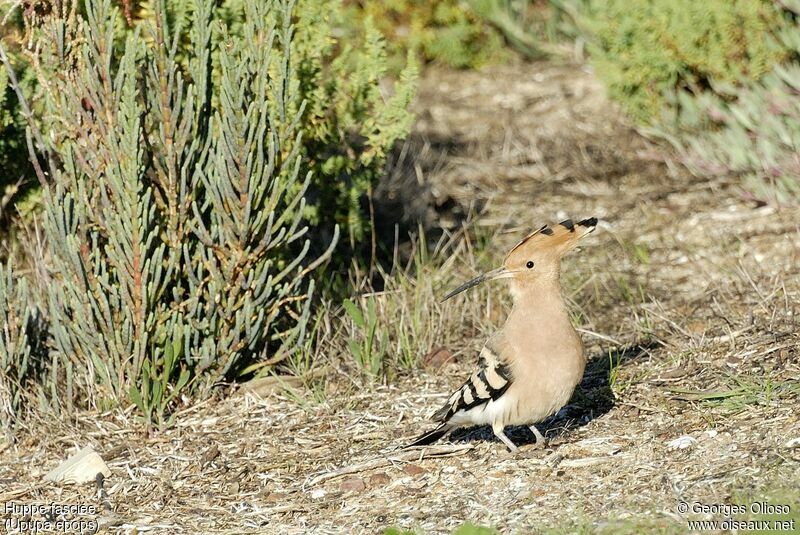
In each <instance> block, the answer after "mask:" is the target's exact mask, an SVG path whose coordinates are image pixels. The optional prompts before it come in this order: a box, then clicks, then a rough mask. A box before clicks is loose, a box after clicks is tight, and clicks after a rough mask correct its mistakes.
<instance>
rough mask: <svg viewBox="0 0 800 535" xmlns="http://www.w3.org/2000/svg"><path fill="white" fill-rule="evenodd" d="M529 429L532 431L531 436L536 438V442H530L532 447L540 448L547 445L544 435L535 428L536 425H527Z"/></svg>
mask: <svg viewBox="0 0 800 535" xmlns="http://www.w3.org/2000/svg"><path fill="white" fill-rule="evenodd" d="M529 429H530V430H531V433H533V436H534V437H535V438H536V443H535V444H532V445H531V446H532V447H533V448H534V449H540V448H545V447H547V439H546V438H544V435H542V434H541V433H540V432H539V430H538V429H537V428H536V426H535V425H531V426H529Z"/></svg>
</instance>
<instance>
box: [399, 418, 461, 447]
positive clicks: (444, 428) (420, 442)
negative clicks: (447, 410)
mask: <svg viewBox="0 0 800 535" xmlns="http://www.w3.org/2000/svg"><path fill="white" fill-rule="evenodd" d="M452 428H453V427H452V426H451V425H449V424H448V423H447V422H442V423H440V424H439V425H438V426H436V427H435V428H433V429H431V430H430V431H428V432H427V433H423V434H421V435H420V436H418V437H417V438H415V439H414V442H412V443H411V444H408V445H406V446H403V449H406V448H413V447H414V446H428V445H430V444H433V443H434V442H436V441H437V440H439V439H440V438H442V437H443V436H445V435H446V434H447V433H448V432H449V431H450V430H451V429H452Z"/></svg>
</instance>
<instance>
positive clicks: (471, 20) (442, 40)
mask: <svg viewBox="0 0 800 535" xmlns="http://www.w3.org/2000/svg"><path fill="white" fill-rule="evenodd" d="M345 5H346V6H347V7H348V8H349V10H350V13H351V14H352V16H353V18H355V19H363V20H366V21H367V23H368V24H374V25H375V27H376V28H377V29H378V30H379V31H380V32H381V33H382V34H383V35H385V36H386V37H387V39H388V41H389V43H390V50H391V51H392V52H393V55H394V56H395V57H398V56H399V57H403V56H405V52H406V51H407V50H412V51H415V52H419V53H420V54H421V55H422V56H423V57H424V58H425V59H426V60H428V61H434V62H438V63H442V64H444V65H448V66H450V67H457V68H474V67H479V66H481V65H484V64H486V63H488V62H491V61H496V60H501V59H503V58H505V57H508V53H507V51H506V50H504V43H503V38H502V36H501V34H500V33H499V32H498V31H497V30H496V29H495V28H494V27H492V25H491V24H489V23H488V22H487V21H486V20H485V19H484V18H483V17H482V16H481V14H480V13H479V12H478V11H476V10H475V9H473V6H472V4H471V2H465V1H464V0H442V1H433V0H425V1H415V0H390V1H388V2H387V1H382V0H365V1H363V2H354V1H347V2H346V4H345Z"/></svg>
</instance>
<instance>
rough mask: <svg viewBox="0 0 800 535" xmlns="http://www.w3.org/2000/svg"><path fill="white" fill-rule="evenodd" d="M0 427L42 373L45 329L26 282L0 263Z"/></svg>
mask: <svg viewBox="0 0 800 535" xmlns="http://www.w3.org/2000/svg"><path fill="white" fill-rule="evenodd" d="M0 325H2V329H0V428H2V429H5V430H9V429H11V428H12V427H13V425H14V423H15V422H16V420H17V417H18V416H19V414H20V412H21V407H22V405H23V402H24V401H25V399H26V396H27V395H28V394H29V393H30V391H31V390H33V388H32V384H33V383H34V382H35V380H36V378H37V377H39V375H40V374H41V372H42V369H43V365H42V359H43V358H44V354H45V347H44V341H45V336H44V332H45V329H44V328H43V324H42V317H41V315H40V314H39V312H38V310H37V309H36V308H35V307H33V306H31V304H30V295H29V293H28V285H27V283H26V281H25V279H24V278H21V277H17V276H16V275H14V273H13V272H12V269H11V266H8V265H3V264H2V263H0Z"/></svg>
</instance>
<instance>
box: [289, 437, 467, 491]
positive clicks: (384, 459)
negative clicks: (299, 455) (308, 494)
mask: <svg viewBox="0 0 800 535" xmlns="http://www.w3.org/2000/svg"><path fill="white" fill-rule="evenodd" d="M474 447H475V446H474V445H472V444H458V445H447V444H443V445H441V446H424V447H419V448H409V449H406V450H400V451H398V452H396V453H391V454H386V455H381V456H379V457H373V458H372V459H368V460H366V461H363V462H360V463H358V464H352V465H350V466H344V467H342V468H339V469H337V470H333V471H332V472H325V473H323V474H319V475H317V476H315V477H312V478H311V479H308V480H306V482H305V483H303V489H304V490H305V488H306V487H308V486H314V485H318V484H320V483H322V482H323V481H328V480H330V479H336V478H337V477H342V476H346V475H348V474H357V473H359V472H366V471H367V470H374V469H375V468H380V467H382V466H388V465H391V464H394V463H396V462H408V461H421V460H422V459H424V458H426V457H446V456H450V455H461V454H462V453H466V452H467V451H469V450H471V449H473V448H474Z"/></svg>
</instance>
